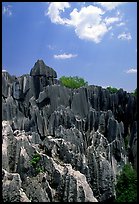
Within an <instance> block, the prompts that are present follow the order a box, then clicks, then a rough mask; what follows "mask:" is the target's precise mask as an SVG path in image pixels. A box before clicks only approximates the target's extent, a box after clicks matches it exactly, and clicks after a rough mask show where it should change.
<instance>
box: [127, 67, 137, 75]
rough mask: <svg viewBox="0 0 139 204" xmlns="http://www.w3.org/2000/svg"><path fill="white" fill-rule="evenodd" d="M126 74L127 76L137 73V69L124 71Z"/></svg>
mask: <svg viewBox="0 0 139 204" xmlns="http://www.w3.org/2000/svg"><path fill="white" fill-rule="evenodd" d="M126 73H127V74H134V73H137V69H133V68H132V69H129V70H127V71H126Z"/></svg>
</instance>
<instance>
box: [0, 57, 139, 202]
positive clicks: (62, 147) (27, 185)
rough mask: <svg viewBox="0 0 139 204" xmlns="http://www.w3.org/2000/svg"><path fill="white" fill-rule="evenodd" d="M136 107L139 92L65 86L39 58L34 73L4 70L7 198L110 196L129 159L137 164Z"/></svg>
mask: <svg viewBox="0 0 139 204" xmlns="http://www.w3.org/2000/svg"><path fill="white" fill-rule="evenodd" d="M136 112H137V99H136V97H135V96H133V95H131V94H129V93H127V92H125V91H123V90H122V89H120V90H119V91H118V92H117V93H115V94H111V93H110V92H109V91H108V90H107V89H103V88H102V87H100V86H93V85H91V86H88V87H81V88H78V89H69V88H66V87H64V86H62V85H60V82H59V81H58V79H57V74H56V72H55V71H54V70H53V69H52V68H50V67H48V66H47V65H45V63H44V62H43V61H42V60H38V61H37V62H36V63H35V65H34V67H33V68H32V69H31V71H30V75H29V74H26V75H23V76H20V77H15V76H10V74H9V73H8V72H3V73H2V168H3V171H2V183H3V190H2V192H3V201H4V202H107V201H113V200H114V198H115V186H114V183H115V181H116V175H117V174H118V173H119V172H120V171H121V169H122V167H123V166H124V164H126V162H127V161H128V160H129V161H130V162H132V163H133V165H134V167H135V168H137V114H136ZM127 138H128V146H127V147H126V146H125V139H127Z"/></svg>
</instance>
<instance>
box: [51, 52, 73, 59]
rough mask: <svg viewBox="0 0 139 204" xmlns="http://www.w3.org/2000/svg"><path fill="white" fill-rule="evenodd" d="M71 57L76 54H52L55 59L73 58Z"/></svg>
mask: <svg viewBox="0 0 139 204" xmlns="http://www.w3.org/2000/svg"><path fill="white" fill-rule="evenodd" d="M73 57H77V55H75V54H65V53H64V54H61V55H54V58H55V59H70V58H73Z"/></svg>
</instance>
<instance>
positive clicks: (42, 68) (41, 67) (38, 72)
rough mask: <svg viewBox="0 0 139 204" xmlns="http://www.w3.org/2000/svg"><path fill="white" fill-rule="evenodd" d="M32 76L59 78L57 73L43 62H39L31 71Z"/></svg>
mask: <svg viewBox="0 0 139 204" xmlns="http://www.w3.org/2000/svg"><path fill="white" fill-rule="evenodd" d="M30 76H46V77H50V78H57V73H56V72H55V71H54V70H53V69H52V68H51V67H48V66H47V65H46V64H45V63H44V62H43V60H38V61H37V62H36V63H35V65H34V67H33V68H32V69H31V71H30Z"/></svg>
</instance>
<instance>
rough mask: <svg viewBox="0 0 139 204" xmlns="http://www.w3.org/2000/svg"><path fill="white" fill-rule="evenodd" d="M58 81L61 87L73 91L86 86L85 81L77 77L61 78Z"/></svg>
mask: <svg viewBox="0 0 139 204" xmlns="http://www.w3.org/2000/svg"><path fill="white" fill-rule="evenodd" d="M59 80H60V82H61V84H62V85H63V86H66V87H68V88H73V89H75V88H80V87H82V86H86V85H88V82H87V81H85V80H84V79H83V78H81V77H78V76H73V77H71V76H69V77H66V76H62V77H61V78H60V79H59Z"/></svg>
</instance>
